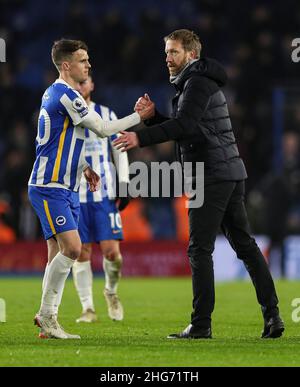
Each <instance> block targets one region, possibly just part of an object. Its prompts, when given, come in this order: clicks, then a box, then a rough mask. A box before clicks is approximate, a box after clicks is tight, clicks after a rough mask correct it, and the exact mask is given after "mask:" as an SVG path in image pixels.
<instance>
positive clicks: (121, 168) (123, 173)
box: [111, 146, 129, 183]
mask: <svg viewBox="0 0 300 387" xmlns="http://www.w3.org/2000/svg"><path fill="white" fill-rule="evenodd" d="M111 153H112V157H113V161H114V164H115V167H116V170H117V174H118V178H119V182H124V183H129V162H128V155H127V152H121V150H120V149H117V148H116V147H115V146H112V147H111Z"/></svg>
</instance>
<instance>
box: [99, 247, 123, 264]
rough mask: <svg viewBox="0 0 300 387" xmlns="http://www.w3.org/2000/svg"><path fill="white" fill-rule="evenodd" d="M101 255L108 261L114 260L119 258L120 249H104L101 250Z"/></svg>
mask: <svg viewBox="0 0 300 387" xmlns="http://www.w3.org/2000/svg"><path fill="white" fill-rule="evenodd" d="M103 255H104V256H105V258H106V259H108V260H109V261H116V260H117V259H119V256H120V251H119V250H118V249H114V248H111V249H106V250H104V251H103Z"/></svg>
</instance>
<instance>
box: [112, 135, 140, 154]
mask: <svg viewBox="0 0 300 387" xmlns="http://www.w3.org/2000/svg"><path fill="white" fill-rule="evenodd" d="M120 134H121V136H119V137H118V138H117V139H116V140H114V141H113V145H114V146H115V147H116V148H117V149H118V150H121V151H122V152H126V151H128V150H129V149H132V148H135V147H137V146H139V145H140V143H139V139H138V136H137V135H136V133H134V132H125V131H124V130H122V131H121V132H120Z"/></svg>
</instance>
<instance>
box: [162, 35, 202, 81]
mask: <svg viewBox="0 0 300 387" xmlns="http://www.w3.org/2000/svg"><path fill="white" fill-rule="evenodd" d="M165 53H166V62H167V66H168V69H169V73H170V75H171V76H173V75H177V74H179V73H180V71H181V70H182V69H183V68H184V66H185V65H186V64H187V63H188V62H189V61H190V60H191V59H194V57H195V53H194V51H186V50H185V49H184V48H183V46H182V43H181V41H179V40H172V39H168V40H167V41H166V47H165Z"/></svg>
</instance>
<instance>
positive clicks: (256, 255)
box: [222, 182, 284, 337]
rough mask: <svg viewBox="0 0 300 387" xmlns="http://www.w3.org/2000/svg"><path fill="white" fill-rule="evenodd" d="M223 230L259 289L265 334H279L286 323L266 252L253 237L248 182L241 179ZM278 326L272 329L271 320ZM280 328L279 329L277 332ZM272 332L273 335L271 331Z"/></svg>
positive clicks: (265, 335) (227, 211) (273, 335)
mask: <svg viewBox="0 0 300 387" xmlns="http://www.w3.org/2000/svg"><path fill="white" fill-rule="evenodd" d="M222 230H223V232H224V234H225V236H226V237H227V239H228V240H229V242H230V244H231V246H232V248H233V249H234V250H235V251H236V254H237V257H238V258H239V259H241V260H242V261H243V263H244V265H245V267H246V269H247V270H248V272H249V275H250V277H251V279H252V282H253V285H254V287H255V290H256V295H257V300H258V302H259V304H260V305H261V308H262V312H263V316H264V320H265V330H269V332H266V333H265V334H263V337H279V336H281V333H282V332H283V330H284V325H283V322H282V321H281V319H280V317H279V310H278V306H277V305H278V299H277V294H276V290H275V286H274V282H273V279H272V276H271V274H270V271H269V268H268V265H267V263H266V261H265V259H264V256H263V254H262V252H261V251H260V249H259V247H258V246H257V244H256V242H255V239H254V238H252V237H251V233H250V226H249V222H248V216H247V213H246V209H245V204H244V182H239V183H237V185H236V188H235V190H234V192H233V194H232V196H231V199H230V202H229V204H228V207H227V209H226V212H225V216H224V219H223V223H222ZM270 321H271V322H275V323H276V324H273V325H274V326H275V328H276V329H273V328H274V326H273V327H271V329H272V330H273V331H272V332H270V329H269V328H270V327H269V326H267V325H268V323H269V322H270ZM275 331H276V332H275ZM270 333H271V336H268V334H270Z"/></svg>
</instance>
